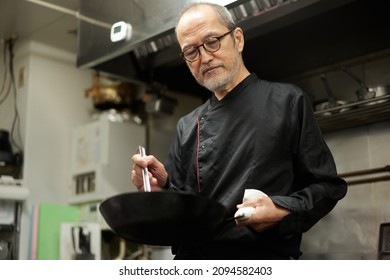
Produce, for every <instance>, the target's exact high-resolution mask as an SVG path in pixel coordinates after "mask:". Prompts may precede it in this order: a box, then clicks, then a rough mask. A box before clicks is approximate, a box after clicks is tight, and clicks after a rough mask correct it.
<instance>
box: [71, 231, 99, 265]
mask: <svg viewBox="0 0 390 280" xmlns="http://www.w3.org/2000/svg"><path fill="white" fill-rule="evenodd" d="M84 231H85V229H84V228H83V227H82V226H73V227H72V244H73V249H74V252H75V254H74V259H75V260H94V259H95V255H94V254H93V253H92V252H91V232H88V231H85V232H84ZM76 235H77V236H76Z"/></svg>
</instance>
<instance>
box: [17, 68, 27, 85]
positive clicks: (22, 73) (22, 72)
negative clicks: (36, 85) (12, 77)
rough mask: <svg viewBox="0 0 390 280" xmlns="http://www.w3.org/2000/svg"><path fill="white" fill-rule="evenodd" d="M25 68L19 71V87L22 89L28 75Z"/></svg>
mask: <svg viewBox="0 0 390 280" xmlns="http://www.w3.org/2000/svg"><path fill="white" fill-rule="evenodd" d="M25 72H26V71H25V68H24V67H21V68H20V69H19V78H18V86H19V87H20V88H21V87H23V86H24V83H25V78H26V74H25Z"/></svg>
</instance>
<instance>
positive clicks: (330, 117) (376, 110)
mask: <svg viewBox="0 0 390 280" xmlns="http://www.w3.org/2000/svg"><path fill="white" fill-rule="evenodd" d="M314 114H315V116H316V118H317V121H318V124H319V126H320V128H321V130H322V132H330V131H335V130H339V129H343V128H349V127H355V126H360V125H365V124H370V123H374V122H380V121H385V120H389V119H390V95H384V96H380V97H376V98H371V99H367V100H363V101H357V102H351V103H347V104H345V105H342V106H336V107H332V108H329V109H326V110H321V111H316V112H314Z"/></svg>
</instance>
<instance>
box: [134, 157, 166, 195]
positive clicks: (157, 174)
mask: <svg viewBox="0 0 390 280" xmlns="http://www.w3.org/2000/svg"><path fill="white" fill-rule="evenodd" d="M132 160H133V163H134V165H133V170H132V171H131V180H132V181H133V183H134V185H135V186H136V187H137V189H138V190H139V191H144V183H143V178H142V169H143V168H145V167H147V168H148V171H149V172H148V175H149V181H150V187H151V190H152V191H158V190H161V189H163V188H164V187H165V186H166V184H167V180H168V173H167V171H166V170H165V167H164V165H163V164H162V163H161V162H160V161H158V160H157V159H156V158H155V157H154V156H153V155H149V156H144V157H142V156H141V155H139V154H135V155H133V157H132Z"/></svg>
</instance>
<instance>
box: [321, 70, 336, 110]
mask: <svg viewBox="0 0 390 280" xmlns="http://www.w3.org/2000/svg"><path fill="white" fill-rule="evenodd" d="M321 80H322V82H323V83H324V85H325V88H326V93H327V95H328V98H329V101H330V102H332V103H333V104H334V103H335V98H334V95H333V91H332V89H331V88H330V86H329V83H328V81H327V79H326V76H325V75H324V74H321Z"/></svg>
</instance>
